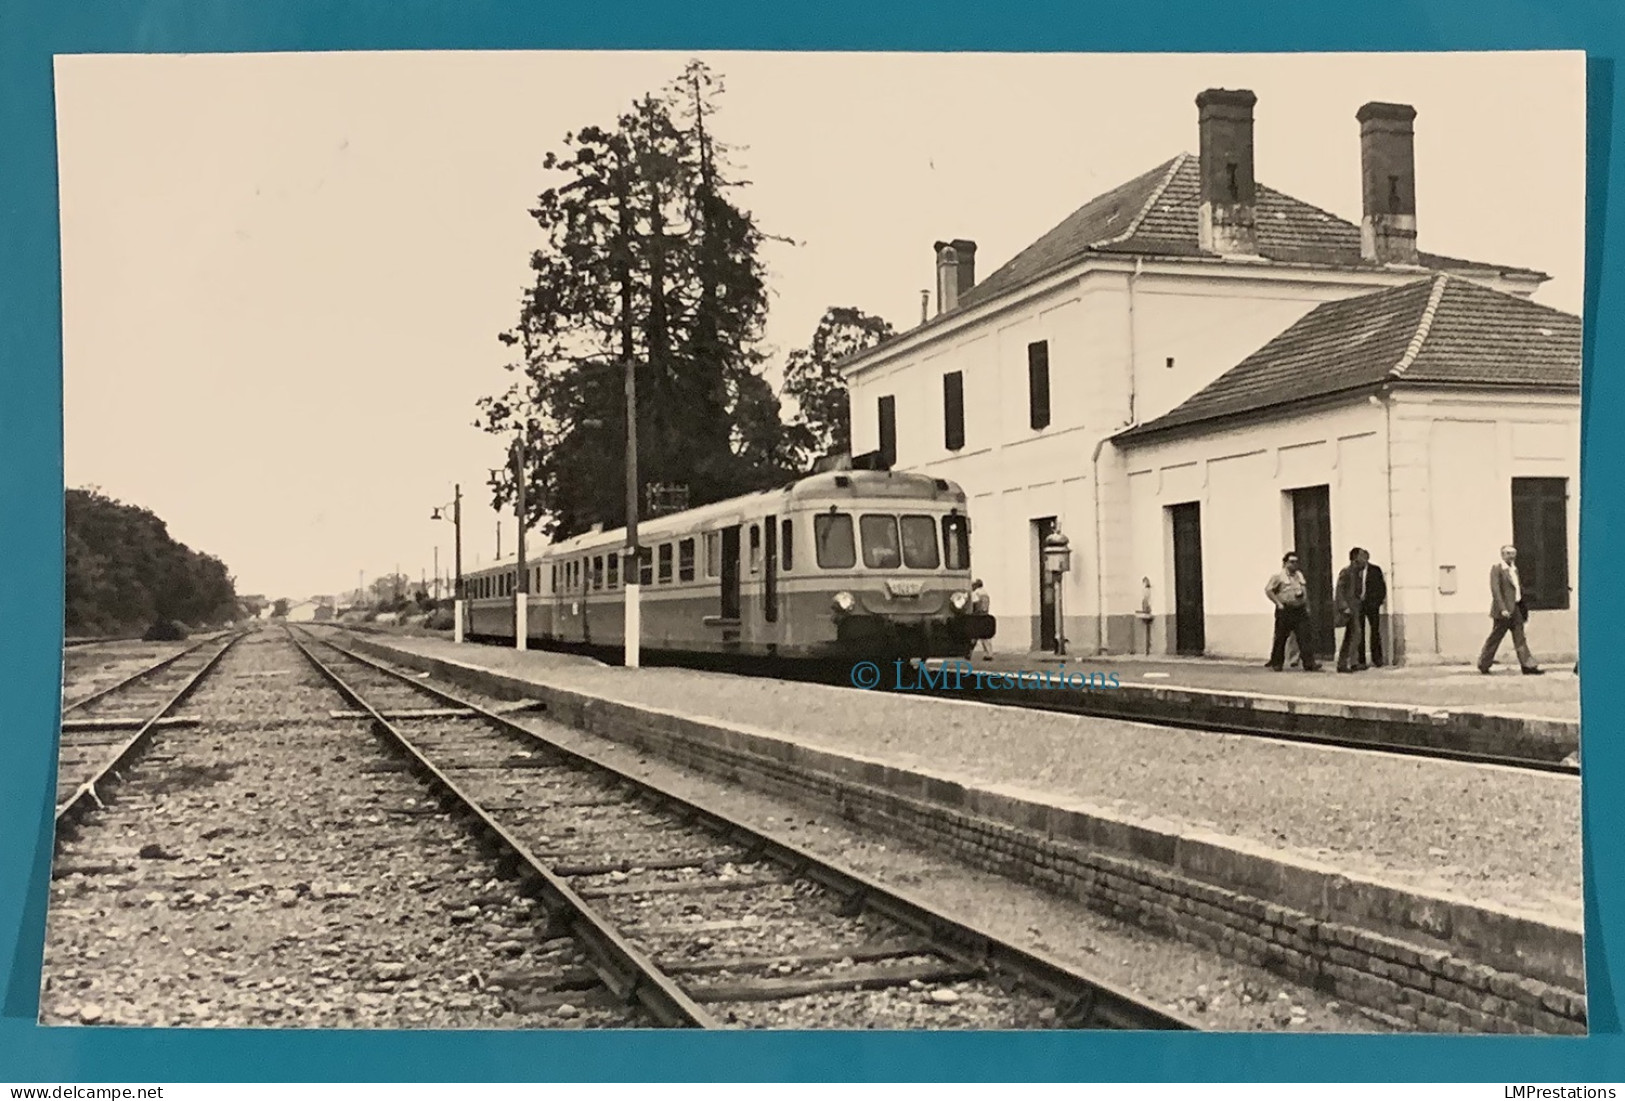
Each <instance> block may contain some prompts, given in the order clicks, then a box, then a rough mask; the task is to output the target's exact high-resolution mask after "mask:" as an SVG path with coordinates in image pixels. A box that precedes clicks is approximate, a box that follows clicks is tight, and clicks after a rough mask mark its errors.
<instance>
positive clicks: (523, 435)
mask: <svg viewBox="0 0 1625 1101" xmlns="http://www.w3.org/2000/svg"><path fill="white" fill-rule="evenodd" d="M529 443H530V427H529V426H528V425H527V426H526V427H524V428H523V429H521V430H520V432H519V438H518V439H517V440H515V441H514V443H513V479H514V515H515V518H516V519H517V521H518V526H519V534H518V536H517V539H518V548H517V550H518V557H519V561H518V562H517V563H516V569H517V570H518V573H519V576H518V579H517V581H518V583H517V584H516V585H515V586H514V593H513V600H514V603H513V648H514V649H515V650H523V649H525V645H526V639H527V637H528V636H529V634H530V614H529V613H530V570H529V569H527V568H526V565H525V528H526V527H527V526H528V523H527V521H528V517H527V516H526V515H525V482H526V478H525V459H526V458H527V455H528V452H529V446H528V445H529Z"/></svg>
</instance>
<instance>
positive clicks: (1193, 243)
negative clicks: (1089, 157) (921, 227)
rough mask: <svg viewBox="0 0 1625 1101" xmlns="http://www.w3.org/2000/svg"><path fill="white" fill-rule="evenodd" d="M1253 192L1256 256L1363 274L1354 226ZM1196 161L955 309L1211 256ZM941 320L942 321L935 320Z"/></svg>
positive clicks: (1091, 207)
mask: <svg viewBox="0 0 1625 1101" xmlns="http://www.w3.org/2000/svg"><path fill="white" fill-rule="evenodd" d="M1256 186H1257V196H1258V197H1257V220H1256V222H1255V225H1256V226H1257V232H1258V253H1259V255H1260V256H1262V257H1263V258H1264V259H1266V260H1275V261H1278V262H1281V263H1295V264H1322V265H1327V266H1334V267H1362V266H1364V267H1371V266H1373V265H1372V264H1371V262H1370V261H1367V260H1365V259H1364V258H1362V257H1361V255H1360V227H1359V226H1358V225H1356V224H1355V223H1353V222H1349V221H1345V220H1343V219H1342V218H1339V217H1337V216H1336V215H1335V214H1328V213H1327V212H1326V211H1324V210H1321V209H1320V208H1319V207H1315V206H1311V205H1309V204H1308V203H1306V202H1302V201H1301V200H1298V199H1294V198H1293V197H1292V196H1290V195H1284V194H1282V193H1281V192H1279V191H1276V190H1274V189H1272V188H1268V187H1265V186H1264V185H1263V184H1258V185H1256ZM1200 207H1201V161H1200V159H1199V158H1197V157H1196V156H1193V155H1192V154H1190V153H1181V154H1180V155H1179V156H1177V157H1174V158H1173V159H1172V160H1168V161H1164V162H1163V163H1162V164H1160V165H1158V166H1157V167H1156V168H1153V169H1152V170H1151V171H1149V172H1147V173H1145V174H1144V175H1141V176H1138V177H1136V178H1135V179H1132V180H1130V181H1129V182H1128V183H1126V184H1123V185H1122V186H1120V187H1116V188H1113V189H1112V190H1111V191H1108V192H1106V193H1105V194H1104V195H1101V196H1099V197H1098V198H1094V199H1091V200H1090V201H1089V202H1087V203H1085V204H1084V205H1083V206H1081V207H1079V208H1078V209H1077V210H1075V211H1074V212H1073V213H1072V214H1071V215H1070V216H1068V217H1067V219H1066V220H1065V221H1063V222H1062V223H1061V224H1060V225H1058V226H1056V227H1055V228H1054V229H1052V230H1050V231H1049V232H1048V233H1046V234H1044V236H1042V237H1040V238H1039V239H1038V240H1036V241H1034V242H1033V243H1032V244H1031V245H1029V246H1027V247H1026V248H1025V249H1023V250H1021V252H1019V253H1017V254H1016V256H1015V258H1014V259H1012V260H1011V261H1010V262H1009V263H1007V264H1005V265H1004V266H1003V267H1001V268H999V269H998V270H997V271H995V272H993V273H992V274H991V275H989V276H988V277H987V278H986V279H984V280H982V282H980V283H978V284H977V285H976V286H974V287H972V288H971V289H970V290H968V291H966V292H965V293H964V294H963V295H961V296H960V298H959V305H958V307H957V308H958V309H964V308H966V307H969V306H975V305H977V304H979V303H982V302H987V301H990V300H991V299H994V298H997V297H998V296H999V295H1001V294H1004V293H1006V292H1008V291H1012V290H1015V289H1016V288H1018V287H1020V286H1023V285H1025V284H1027V283H1030V282H1032V281H1033V280H1035V279H1037V278H1039V277H1040V276H1042V275H1044V274H1047V273H1048V272H1051V271H1054V270H1056V269H1057V268H1060V267H1062V266H1064V265H1066V264H1068V263H1071V262H1074V261H1076V260H1078V259H1080V258H1082V257H1083V256H1084V255H1085V254H1087V253H1090V252H1104V253H1126V254H1129V255H1138V256H1193V257H1194V256H1211V255H1214V254H1213V253H1205V252H1203V251H1202V247H1201V242H1200V236H1199V230H1198V228H1197V211H1198V210H1199V209H1200ZM1417 263H1418V264H1419V265H1420V266H1421V267H1425V268H1431V269H1433V270H1435V271H1449V272H1454V273H1460V274H1480V275H1494V274H1497V273H1503V272H1504V273H1508V274H1517V275H1525V276H1538V277H1542V278H1544V273H1542V272H1536V271H1531V270H1529V269H1527V268H1518V267H1511V266H1507V265H1500V264H1484V263H1478V262H1475V261H1469V260H1455V259H1452V258H1450V257H1447V256H1437V255H1434V254H1432V253H1422V254H1420V255H1419V256H1418V258H1417ZM942 316H944V317H946V316H948V315H947V314H944V315H942Z"/></svg>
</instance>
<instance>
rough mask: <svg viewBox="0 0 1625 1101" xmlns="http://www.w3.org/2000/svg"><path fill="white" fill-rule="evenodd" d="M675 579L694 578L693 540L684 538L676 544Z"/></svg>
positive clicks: (690, 579) (689, 579)
mask: <svg viewBox="0 0 1625 1101" xmlns="http://www.w3.org/2000/svg"><path fill="white" fill-rule="evenodd" d="M677 580H679V581H693V580H694V540H692V539H684V540H683V541H682V542H680V543H678V544H677Z"/></svg>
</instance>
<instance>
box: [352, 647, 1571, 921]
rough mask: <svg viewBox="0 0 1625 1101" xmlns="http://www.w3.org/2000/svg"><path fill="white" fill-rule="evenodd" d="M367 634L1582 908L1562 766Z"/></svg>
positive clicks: (1500, 898)
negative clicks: (1505, 763) (1470, 759)
mask: <svg viewBox="0 0 1625 1101" xmlns="http://www.w3.org/2000/svg"><path fill="white" fill-rule="evenodd" d="M375 641H380V642H383V643H384V644H386V645H390V646H395V647H398V648H399V649H401V650H405V651H410V652H414V653H419V654H425V655H430V656H433V657H436V658H441V659H445V660H451V661H462V662H465V663H469V664H474V665H478V666H480V667H482V668H486V669H491V670H494V671H496V672H500V673H504V674H508V675H511V676H521V677H527V678H530V679H533V680H537V681H539V682H545V683H547V684H550V685H554V686H556V687H559V688H564V689H569V690H574V691H580V692H587V693H591V694H595V695H600V696H604V697H606V698H610V699H615V700H620V701H623V702H626V703H630V704H638V705H643V706H648V707H656V708H664V709H677V710H680V711H682V712H683V713H684V714H687V715H691V716H694V717H697V718H702V719H706V718H708V719H714V720H717V721H720V722H725V723H732V724H736V725H742V726H747V727H752V728H755V729H757V730H759V731H761V732H764V733H771V734H773V735H775V736H778V737H781V738H785V739H788V740H792V741H794V742H797V743H799V744H804V745H808V746H814V747H818V748H823V749H829V750H833V751H836V752H841V753H847V754H852V755H857V756H862V757H868V758H872V759H877V760H883V761H886V762H887V763H889V764H893V765H896V766H900V767H904V768H913V769H919V770H923V771H929V772H933V773H936V774H939V775H949V776H952V777H954V778H956V779H960V780H963V781H966V782H970V783H975V784H982V785H999V786H1003V787H1006V788H1012V789H1024V790H1026V791H1028V792H1031V793H1033V794H1034V795H1035V796H1037V797H1039V798H1047V799H1051V800H1060V801H1065V802H1073V801H1079V802H1085V803H1091V804H1094V805H1096V806H1101V807H1105V808H1109V809H1111V810H1113V811H1114V812H1116V813H1119V814H1127V815H1132V816H1135V817H1139V818H1144V819H1150V820H1152V821H1157V820H1160V821H1163V822H1167V823H1173V824H1183V825H1186V826H1190V827H1196V828H1198V829H1205V830H1212V831H1214V832H1217V833H1223V834H1231V835H1234V836H1237V837H1242V838H1246V839H1248V840H1249V841H1252V842H1254V843H1257V844H1263V845H1267V846H1270V847H1272V848H1275V849H1278V850H1281V851H1283V852H1286V853H1289V854H1293V855H1296V856H1298V857H1300V858H1307V859H1310V860H1314V861H1319V862H1321V863H1326V864H1331V865H1333V866H1336V867H1340V868H1343V869H1345V870H1347V871H1348V872H1351V873H1353V874H1356V875H1368V876H1374V877H1377V878H1380V879H1384V880H1387V881H1390V882H1395V883H1400V884H1405V885H1410V886H1413V887H1417V888H1421V889H1423V890H1430V891H1439V892H1443V893H1447V894H1453V895H1456V896H1458V897H1463V898H1467V899H1475V900H1481V901H1488V902H1492V903H1495V904H1497V905H1501V906H1507V907H1511V908H1513V909H1517V910H1521V911H1526V912H1527V911H1530V910H1534V911H1537V912H1544V913H1549V914H1551V915H1553V916H1555V917H1557V918H1560V919H1566V920H1570V921H1579V920H1581V915H1582V911H1583V901H1582V897H1581V870H1580V785H1579V783H1578V781H1577V780H1576V779H1574V778H1573V777H1568V776H1558V775H1547V774H1541V773H1533V772H1529V771H1525V770H1516V769H1505V768H1494V767H1487V766H1481V765H1467V764H1461V763H1457V762H1451V761H1438V760H1430V759H1426V758H1415V757H1396V756H1389V755H1383V754H1379V753H1371V752H1366V751H1360V750H1342V749H1332V748H1328V747H1322V746H1311V745H1301V744H1292V743H1288V742H1277V741H1270V740H1268V739H1264V738H1248V737H1241V736H1233V735H1226V734H1213V733H1206V732H1200V731H1186V730H1177V729H1173V728H1169V727H1161V726H1151V725H1147V724H1143V723H1133V722H1121V721H1116V720H1107V719H1096V718H1086V717H1082V716H1075V715H1063V714H1055V713H1049V712H1040V711H1027V710H1022V709H1019V708H1013V707H998V706H992V705H981V704H973V703H962V702H958V701H953V700H937V699H926V698H920V697H911V696H908V695H906V694H893V693H888V692H884V691H877V692H858V691H855V690H853V689H848V688H839V687H832V686H827V685H815V684H805V683H792V682H782V681H775V680H770V679H766V678H754V677H741V676H734V675H729V674H720V673H706V672H698V671H694V670H688V669H674V668H666V667H652V666H651V667H645V668H642V669H639V670H636V671H632V670H627V669H622V668H618V667H613V666H607V665H602V664H600V663H597V662H592V661H586V660H584V659H580V658H575V657H568V656H560V655H556V654H548V653H545V652H538V651H527V652H516V651H514V650H511V649H505V648H502V647H494V646H471V645H463V646H457V645H455V644H453V643H449V642H444V641H441V640H438V639H427V638H405V637H389V638H379V639H375ZM888 675H889V674H888Z"/></svg>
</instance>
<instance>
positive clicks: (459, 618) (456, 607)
mask: <svg viewBox="0 0 1625 1101" xmlns="http://www.w3.org/2000/svg"><path fill="white" fill-rule="evenodd" d="M451 610H452V617H453V625H452V635H451V640H452V641H453V642H458V643H460V642H462V641H463V601H462V599H461V598H458V599H456V600H453V601H452V602H451Z"/></svg>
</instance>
